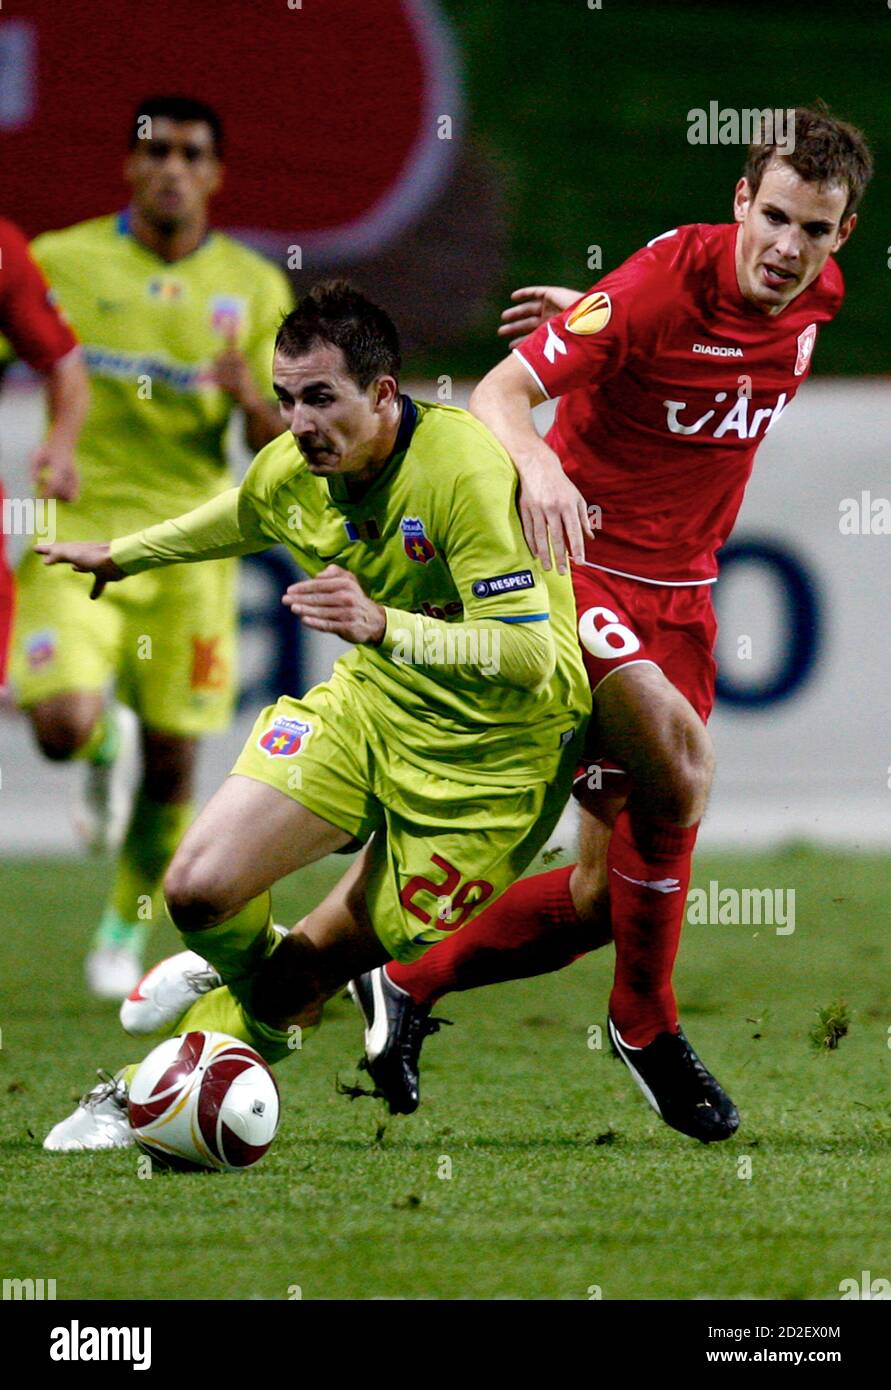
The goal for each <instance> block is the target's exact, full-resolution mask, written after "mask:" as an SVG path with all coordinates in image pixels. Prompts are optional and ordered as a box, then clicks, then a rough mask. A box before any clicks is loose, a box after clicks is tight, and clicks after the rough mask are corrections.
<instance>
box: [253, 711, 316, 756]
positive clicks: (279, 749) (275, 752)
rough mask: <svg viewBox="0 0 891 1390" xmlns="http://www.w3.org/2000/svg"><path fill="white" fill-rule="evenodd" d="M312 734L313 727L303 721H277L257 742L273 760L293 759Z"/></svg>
mask: <svg viewBox="0 0 891 1390" xmlns="http://www.w3.org/2000/svg"><path fill="white" fill-rule="evenodd" d="M311 733H312V725H311V724H305V723H304V722H303V720H302V719H281V718H280V719H276V720H275V721H274V722H273V723H272V724H271V725H270V727H269V728H268V729H267V730H266V731H265V733H262V734H261V735H260V737H259V739H258V740H257V743H258V744H259V746H260V747H261V748H262V749H263V752H264V753H268V754H269V756H270V757H271V758H293V756H294V754H295V753H299V752H300V749H301V748H302V747H303V745H304V743H305V742H306V740H307V739H308V738H309V736H310V734H311Z"/></svg>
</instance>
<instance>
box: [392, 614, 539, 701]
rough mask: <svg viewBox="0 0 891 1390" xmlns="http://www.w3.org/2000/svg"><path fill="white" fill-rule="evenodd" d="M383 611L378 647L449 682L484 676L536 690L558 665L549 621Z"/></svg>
mask: <svg viewBox="0 0 891 1390" xmlns="http://www.w3.org/2000/svg"><path fill="white" fill-rule="evenodd" d="M384 612H385V613H386V615H387V627H386V631H385V632H384V636H383V638H382V640H381V642H380V644H379V646H378V651H381V652H383V653H384V654H385V655H386V656H388V657H389V658H390V660H391V661H393V662H395V663H396V664H397V665H409V666H417V667H419V668H420V669H422V670H426V671H427V673H428V674H429V675H432V676H434V677H435V678H436V679H437V680H442V681H446V682H447V683H449V684H465V683H469V684H473V685H478V684H479V683H480V681H485V682H487V683H491V684H492V685H508V686H513V687H514V688H515V689H517V690H530V691H533V692H534V691H537V690H540V689H541V688H542V686H544V685H546V684H547V682H548V681H549V680H550V679H551V677H552V676H553V674H554V671H555V669H556V664H557V653H556V649H555V646H554V640H553V636H552V634H551V627H550V623H546V622H545V623H528V624H525V623H524V624H517V625H512V624H509V623H505V622H499V621H498V620H497V619H485V618H476V619H473V620H471V621H470V622H466V623H450V622H445V621H443V619H442V618H428V617H427V615H426V614H424V613H406V612H405V611H404V610H403V609H401V608H384Z"/></svg>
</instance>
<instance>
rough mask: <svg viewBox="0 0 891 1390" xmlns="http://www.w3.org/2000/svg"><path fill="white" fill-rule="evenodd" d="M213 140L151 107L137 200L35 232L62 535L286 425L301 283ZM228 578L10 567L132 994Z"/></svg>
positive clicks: (216, 137) (117, 980) (30, 665)
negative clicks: (66, 419) (74, 445)
mask: <svg viewBox="0 0 891 1390" xmlns="http://www.w3.org/2000/svg"><path fill="white" fill-rule="evenodd" d="M221 145H222V132H221V126H220V121H219V118H218V116H217V115H216V113H215V112H214V111H213V110H211V108H209V107H207V106H205V105H204V104H203V103H201V102H196V101H191V100H187V99H185V98H179V97H174V98H165V97H157V98H153V99H151V100H147V101H143V102H142V103H140V105H139V107H138V109H137V112H136V114H135V116H134V120H133V125H132V130H131V140H130V153H129V156H128V158H127V162H126V165H125V173H126V178H127V181H128V183H129V185H130V189H131V193H132V200H131V203H130V206H129V208H128V209H127V210H126V211H125V212H122V213H121V214H119V215H117V216H108V217H99V218H96V219H93V220H91V221H88V222H82V223H79V224H78V225H77V226H73V227H68V228H66V229H65V230H63V231H58V232H49V233H47V234H45V235H43V236H41V237H39V238H38V239H37V240H36V241H35V242H34V244H33V251H34V254H35V256H36V258H37V260H38V261H39V263H40V265H41V267H42V269H43V271H44V274H45V275H46V276H47V279H48V280H49V282H50V284H51V286H52V288H53V291H54V293H55V295H56V297H57V299H58V300H59V302H60V304H61V306H62V307H63V308H64V310H65V313H66V315H67V317H68V320H69V321H70V323H71V324H72V326H73V327H74V329H75V331H76V333H77V335H78V337H79V338H80V340H81V341H82V343H83V345H84V355H85V360H86V363H87V368H88V371H89V375H90V384H91V403H90V410H89V414H88V416H87V420H86V423H85V426H84V429H83V432H82V434H81V438H80V444H79V447H78V451H77V464H78V468H79V471H80V475H81V486H80V495H79V497H78V499H77V500H76V501H74V502H70V503H60V504H59V505H58V507H57V513H56V518H57V520H56V535H57V539H59V540H66V539H75V538H77V539H79V540H87V539H89V538H91V537H95V538H97V539H98V538H101V537H105V536H109V535H122V534H124V533H126V532H128V531H132V530H134V529H135V528H137V527H140V526H144V525H146V524H147V523H148V522H151V521H160V520H162V519H164V518H166V517H169V516H175V515H177V514H178V513H179V512H183V511H188V510H189V509H190V508H192V507H194V506H196V505H197V504H198V503H200V502H204V501H206V500H207V499H208V498H211V497H214V496H216V495H217V494H219V493H222V492H225V491H227V490H228V489H229V488H230V487H231V485H232V478H231V475H230V472H229V468H228V465H227V461H226V435H227V429H228V426H229V423H230V419H231V418H232V415H233V411H234V410H236V409H238V410H240V412H241V414H242V416H243V418H244V425H245V434H246V437H247V442H248V444H249V445H250V447H251V448H252V449H253V450H258V449H261V448H263V446H264V445H266V444H268V443H269V441H270V440H271V439H273V438H274V437H275V436H276V435H277V434H278V433H279V432H280V430H281V428H282V426H281V421H280V419H279V417H278V411H277V409H276V407H275V403H274V401H273V400H272V398H271V395H270V393H269V373H270V367H271V363H272V349H273V343H274V339H275V331H276V328H277V326H278V323H279V321H280V319H281V316H282V313H283V312H284V311H286V310H287V309H288V308H289V307H290V305H291V304H292V303H293V296H292V294H291V291H290V287H289V284H288V281H287V278H286V277H285V275H284V274H283V272H282V271H281V270H280V269H278V268H277V267H276V266H274V265H273V264H271V263H270V262H268V261H266V260H264V259H263V258H262V257H260V256H258V255H256V254H255V253H254V252H253V251H251V250H249V249H248V248H247V247H245V246H242V245H240V244H239V243H237V242H235V241H233V240H231V239H230V238H229V237H227V236H224V235H222V234H220V233H219V232H215V231H212V230H210V229H209V227H208V220H207V219H208V203H209V201H210V199H211V198H212V196H213V194H214V193H215V192H216V190H217V189H218V188H219V186H220V183H221V179H222V163H221V154H222V150H221ZM235 577H236V576H235V562H234V561H225V560H221V561H219V562H218V563H215V564H212V565H203V566H202V567H201V568H200V569H190V568H185V567H181V568H178V569H175V570H170V571H165V572H164V573H163V574H145V575H141V576H140V577H139V578H138V579H135V580H134V581H133V583H132V584H128V585H127V586H126V587H125V588H122V589H120V590H115V591H114V593H113V595H112V596H111V601H110V602H109V603H104V604H98V605H97V604H91V603H90V601H89V585H88V583H87V581H86V580H85V579H83V577H82V576H80V575H77V574H73V573H71V572H70V571H65V570H63V569H61V568H59V569H56V570H52V571H47V570H45V569H44V568H43V566H42V565H41V563H40V561H39V559H38V557H37V556H35V555H34V554H28V555H27V556H26V557H25V559H24V561H23V563H22V565H21V568H20V570H19V573H18V593H19V599H18V610H17V617H16V625H15V633H14V638H13V659H12V672H11V674H12V682H13V687H14V690H15V692H16V697H17V699H18V701H19V703H20V705H21V706H23V707H24V709H25V710H26V711H27V713H28V715H29V717H30V720H31V724H32V726H33V729H34V732H35V735H36V737H37V740H38V743H39V745H40V747H41V749H42V750H43V752H44V753H45V754H46V755H47V757H49V758H52V759H54V760H65V759H69V758H80V759H83V760H85V762H86V764H87V774H86V782H85V792H84V799H83V805H82V807H81V810H80V815H79V822H80V826H81V829H82V831H83V832H84V833H85V838H87V840H88V843H90V844H91V847H92V848H106V849H108V848H112V849H116V848H118V845H119V842H120V839H121V836H122V835H124V831H125V828H126V835H125V838H124V839H123V845H122V846H120V849H119V854H118V858H117V862H116V867H115V874H114V882H113V885H112V888H111V894H110V898H109V900H108V904H107V906H106V909H105V913H104V915H103V917H102V920H101V923H100V924H99V928H98V932H97V934H96V937H95V940H94V942H93V947H92V950H91V952H90V954H89V956H88V958H87V962H86V971H87V981H88V984H89V986H90V988H91V990H92V992H93V993H95V994H97V995H99V996H102V997H106V998H116V999H122V998H124V997H125V996H126V995H127V994H128V993H129V992H130V991H131V989H132V988H133V987H134V985H135V984H136V982H137V981H138V979H139V977H140V975H141V974H142V967H141V957H142V948H143V942H144V936H145V932H146V927H147V924H148V920H150V919H151V916H152V915H153V913H154V909H153V900H154V899H155V898H156V897H157V894H158V890H159V885H160V883H161V879H162V877H163V873H164V870H165V869H166V867H167V864H168V862H169V860H170V857H171V855H172V854H173V851H174V849H175V848H176V845H177V844H178V842H179V840H180V838H181V837H182V834H183V832H184V830H185V828H186V826H187V825H188V823H189V821H190V820H191V817H192V804H191V802H192V781H193V769H194V763H195V752H196V741H197V739H198V738H199V736H200V735H202V734H205V733H209V732H211V731H213V730H217V729H221V728H223V727H225V725H226V724H227V723H228V721H229V718H230V714H231V710H232V704H233V693H234V670H233V663H234V655H235V624H236V606H235ZM110 684H112V685H113V686H114V692H115V695H116V697H117V701H120V702H123V704H124V705H126V706H129V707H130V709H131V710H132V711H134V712H135V714H136V716H137V718H138V721H139V725H140V726H141V745H142V748H141V752H142V768H143V770H142V778H141V782H140V784H139V786H138V790H137V793H136V796H135V800H134V801H133V805H132V812H130V800H129V798H130V792H131V788H130V787H128V786H127V783H128V782H132V780H133V779H132V766H133V763H134V762H135V753H136V749H135V746H134V745H135V738H136V733H135V721H134V720H133V717H132V715H131V716H129V718H128V717H127V715H126V711H125V710H122V709H121V705H120V704H119V703H116V702H115V700H114V699H109V697H108V687H109V685H110ZM131 753H132V755H133V756H132V757H131V756H129V755H130V754H131ZM128 772H129V773H130V775H129V776H128ZM128 812H130V815H129V825H128V826H127V825H126V822H127V815H128Z"/></svg>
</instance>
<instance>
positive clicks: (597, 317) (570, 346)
mask: <svg viewBox="0 0 891 1390" xmlns="http://www.w3.org/2000/svg"><path fill="white" fill-rule="evenodd" d="M695 230H696V229H695V226H691V227H681V228H678V229H677V230H676V231H673V232H666V233H665V235H664V236H660V237H657V238H656V239H655V241H651V242H650V243H649V245H648V246H644V247H643V248H642V249H641V250H640V251H635V253H634V255H633V256H629V258H628V260H627V261H623V263H622V264H621V265H620V266H617V268H616V269H615V270H611V271H610V273H609V274H608V275H604V277H603V279H602V280H598V282H597V284H596V285H594V286H593V287H592V288H591V289H590V290H589V291H588V293H587V294H586V295H583V297H582V298H581V299H579V300H577V301H576V303H575V304H573V305H571V306H570V307H569V308H568V309H566V310H565V311H564V312H563V313H562V314H555V315H554V317H553V318H551V319H548V321H547V322H546V323H543V324H542V325H541V327H540V328H537V329H536V330H535V332H534V333H531V334H530V335H529V337H528V338H526V339H525V340H524V341H523V342H522V343H520V345H519V347H516V348H514V352H515V353H516V354H517V356H518V357H519V358H521V359H522V361H523V362H524V364H525V365H526V367H528V369H529V371H530V372H531V374H532V376H534V378H535V380H536V381H537V382H538V384H539V386H540V387H541V389H542V390H543V391H544V393H545V395H546V396H550V397H552V398H553V397H556V396H563V395H565V394H566V392H567V391H575V390H577V389H578V388H579V387H584V386H597V385H599V384H600V382H602V381H606V380H607V379H608V378H609V377H611V376H614V375H615V373H616V372H617V371H618V370H619V368H620V367H621V366H622V365H623V363H624V362H625V361H626V360H627V359H628V357H629V356H630V355H632V354H635V353H647V352H651V351H652V347H653V344H654V342H655V339H656V335H657V334H658V333H659V330H660V327H663V326H664V317H665V314H666V312H667V311H668V309H669V306H670V304H671V302H672V300H673V298H674V297H675V295H676V285H677V270H678V266H679V265H680V263H681V262H682V261H683V260H684V259H685V258H686V255H687V252H688V248H689V242H690V235H689V234H690V233H692V232H695Z"/></svg>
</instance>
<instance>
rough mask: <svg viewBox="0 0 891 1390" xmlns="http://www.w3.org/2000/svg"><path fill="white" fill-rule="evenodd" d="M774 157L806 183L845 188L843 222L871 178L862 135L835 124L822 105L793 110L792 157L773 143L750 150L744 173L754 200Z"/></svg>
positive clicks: (867, 150) (855, 129) (758, 143)
mask: <svg viewBox="0 0 891 1390" xmlns="http://www.w3.org/2000/svg"><path fill="white" fill-rule="evenodd" d="M773 133H774V134H776V132H773ZM774 156H777V157H779V158H780V159H784V160H785V161H786V163H787V164H789V165H791V167H792V168H793V169H794V170H795V172H796V174H798V176H799V178H802V179H804V180H805V181H806V182H807V183H821V184H827V185H830V186H834V185H838V186H839V187H847V190H848V201H847V204H846V205H845V210H844V212H843V214H842V221H843V222H845V221H846V220H847V219H848V218H849V217H850V216H851V213H852V212H856V211H857V208H858V206H859V204H860V199H861V198H862V197H863V194H864V193H865V191H866V185H867V184H868V183H869V181H870V179H871V178H872V155H871V154H870V151H869V146H868V145H867V143H866V140H865V139H864V136H863V134H862V132H861V131H859V130H858V129H857V128H856V126H852V125H848V123H847V122H846V121H839V120H837V119H836V118H835V117H834V116H833V115H832V114H831V112H830V110H829V107H828V106H827V105H826V104H825V102H822V101H817V102H815V103H814V105H813V106H796V107H795V148H794V150H792V151H791V153H789V154H785V153H784V151H783V148H782V147H778V146H777V142H776V140H775V139H771V140H766V139H765V140H764V141H757V142H756V143H755V144H753V145H750V146H749V152H748V157H747V159H746V167H745V169H744V170H743V173H744V175H745V178H746V182H747V183H748V185H749V188H750V189H751V191H752V197H753V198H754V196H755V194H756V193H757V192H758V189H759V188H760V187H761V180H762V178H763V177H764V171H765V169H766V168H767V166H768V164H769V163H770V161H771V160H772V159H773V158H774Z"/></svg>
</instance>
